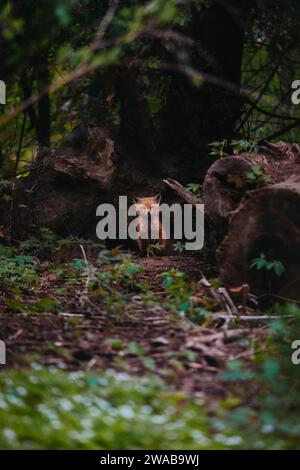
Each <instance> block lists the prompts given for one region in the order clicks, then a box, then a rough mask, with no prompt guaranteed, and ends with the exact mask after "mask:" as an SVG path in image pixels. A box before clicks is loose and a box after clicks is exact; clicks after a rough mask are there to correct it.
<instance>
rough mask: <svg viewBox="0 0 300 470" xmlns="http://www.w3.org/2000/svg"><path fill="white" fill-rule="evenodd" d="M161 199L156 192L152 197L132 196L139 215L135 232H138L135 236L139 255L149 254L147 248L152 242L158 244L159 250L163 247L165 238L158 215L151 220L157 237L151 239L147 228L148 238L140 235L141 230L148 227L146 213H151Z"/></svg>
mask: <svg viewBox="0 0 300 470" xmlns="http://www.w3.org/2000/svg"><path fill="white" fill-rule="evenodd" d="M160 201H161V195H160V194H156V195H155V196H152V197H136V198H134V203H135V205H136V208H137V213H138V217H139V221H138V225H137V232H138V238H137V246H138V249H139V252H140V254H141V255H146V254H148V255H149V249H150V248H151V245H154V244H157V243H158V244H159V246H160V250H159V251H162V250H163V249H164V248H165V240H164V238H163V226H162V223H161V221H160V219H159V217H157V218H155V220H154V222H153V220H152V221H151V223H152V224H153V223H154V224H157V225H158V226H157V227H155V228H156V232H157V233H158V239H157V240H153V239H151V236H150V233H149V230H148V235H149V237H148V238H146V239H145V238H142V237H141V236H140V234H141V232H143V230H144V229H146V230H147V229H148V226H147V225H146V224H148V214H150V213H151V211H152V210H154V209H155V208H157V205H159V204H160Z"/></svg>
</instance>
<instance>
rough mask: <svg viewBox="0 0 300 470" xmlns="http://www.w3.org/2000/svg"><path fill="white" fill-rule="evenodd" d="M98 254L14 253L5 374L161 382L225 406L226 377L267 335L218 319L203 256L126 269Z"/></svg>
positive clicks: (62, 250)
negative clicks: (48, 371)
mask: <svg viewBox="0 0 300 470" xmlns="http://www.w3.org/2000/svg"><path fill="white" fill-rule="evenodd" d="M98 252H99V248H98V249H97V247H96V249H95V247H92V248H90V247H89V245H86V247H85V250H84V254H86V260H85V261H84V256H83V252H82V251H81V250H80V247H79V245H78V244H77V246H76V247H75V248H74V246H72V247H71V248H70V247H66V246H64V245H62V246H58V247H56V248H55V249H53V250H52V251H51V254H48V255H46V256H45V255H44V254H42V255H41V254H39V255H35V256H31V255H30V256H29V255H28V254H24V253H23V254H22V255H20V253H18V254H16V253H15V252H14V253H13V254H12V253H10V254H9V256H10V262H11V263H12V267H11V270H12V273H11V272H10V273H7V272H6V271H5V272H4V273H3V272H2V273H1V274H2V278H3V279H4V282H3V284H2V287H1V293H0V308H1V310H2V313H1V316H0V331H1V337H2V338H3V339H5V342H6V348H7V365H6V367H5V369H6V370H7V369H23V368H27V367H30V366H31V365H32V364H41V365H43V366H46V367H48V366H55V367H58V368H61V369H63V370H85V371H88V370H107V369H113V370H117V371H123V372H124V371H125V372H127V373H129V374H132V375H135V376H136V375H147V374H154V375H156V376H158V377H159V378H161V379H163V380H164V381H165V382H166V383H168V384H169V385H170V386H171V388H172V389H173V390H174V389H175V390H181V391H183V392H185V393H188V394H192V395H194V394H196V395H197V396H203V397H204V398H205V399H208V400H210V399H212V400H214V399H222V398H224V397H225V396H226V393H228V384H226V386H225V385H224V383H223V382H222V381H221V380H220V379H219V375H220V372H222V371H224V370H226V368H227V366H228V363H229V362H230V361H231V360H234V359H237V358H241V357H251V354H252V344H253V341H255V340H256V339H257V338H259V337H260V336H261V335H262V334H264V331H265V328H264V326H262V325H258V324H255V323H254V324H251V323H250V324H248V323H247V324H246V326H245V324H239V323H238V322H231V323H230V324H228V323H224V322H222V321H220V320H216V319H214V318H213V317H212V315H211V312H210V311H209V310H210V309H211V310H212V311H214V310H216V306H215V305H214V303H213V301H212V299H210V298H209V296H207V292H205V291H204V290H203V287H201V286H200V285H199V282H198V281H199V279H200V273H201V271H202V270H204V271H205V266H203V264H202V262H201V259H200V258H199V255H197V254H195V255H190V254H180V253H178V254H173V255H170V256H163V257H152V258H137V257H136V256H135V255H132V256H131V257H130V258H125V261H124V258H123V257H122V253H119V252H118V250H113V253H112V254H111V252H110V253H109V254H108V252H106V251H103V256H102V258H103V257H104V258H105V259H107V260H108V261H107V262H105V263H103V262H101V263H100V264H99V263H98V264H97V259H98V258H97V257H98ZM109 257H111V259H109ZM100 258H101V257H100ZM102 261H103V260H102ZM14 270H15V271H16V272H14ZM181 273H183V274H181Z"/></svg>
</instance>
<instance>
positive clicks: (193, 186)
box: [186, 183, 202, 199]
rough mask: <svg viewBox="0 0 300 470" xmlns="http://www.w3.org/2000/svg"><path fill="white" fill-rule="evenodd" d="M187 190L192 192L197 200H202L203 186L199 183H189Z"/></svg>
mask: <svg viewBox="0 0 300 470" xmlns="http://www.w3.org/2000/svg"><path fill="white" fill-rule="evenodd" d="M186 189H188V190H189V191H191V193H192V194H193V195H194V196H195V198H196V199H200V198H201V197H202V185H201V184H197V183H189V184H188V185H187V186H186Z"/></svg>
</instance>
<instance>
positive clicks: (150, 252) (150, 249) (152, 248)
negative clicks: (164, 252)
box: [147, 243, 161, 258]
mask: <svg viewBox="0 0 300 470" xmlns="http://www.w3.org/2000/svg"><path fill="white" fill-rule="evenodd" d="M160 249H161V246H160V244H159V243H153V244H150V245H149V246H147V257H148V258H151V257H153V256H155V255H156V254H157V253H158V252H159V251H160Z"/></svg>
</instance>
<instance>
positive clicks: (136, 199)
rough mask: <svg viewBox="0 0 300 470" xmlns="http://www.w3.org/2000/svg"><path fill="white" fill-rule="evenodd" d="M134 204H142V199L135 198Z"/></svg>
mask: <svg viewBox="0 0 300 470" xmlns="http://www.w3.org/2000/svg"><path fill="white" fill-rule="evenodd" d="M133 202H134V204H140V202H141V198H140V197H134V198H133Z"/></svg>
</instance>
